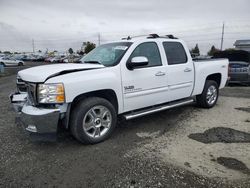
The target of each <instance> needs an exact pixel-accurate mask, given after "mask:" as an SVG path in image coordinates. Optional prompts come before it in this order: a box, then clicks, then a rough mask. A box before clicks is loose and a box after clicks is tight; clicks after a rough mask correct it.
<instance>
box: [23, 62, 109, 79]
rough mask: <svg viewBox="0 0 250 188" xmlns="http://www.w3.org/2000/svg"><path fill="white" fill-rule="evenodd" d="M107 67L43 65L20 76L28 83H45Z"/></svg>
mask: <svg viewBox="0 0 250 188" xmlns="http://www.w3.org/2000/svg"><path fill="white" fill-rule="evenodd" d="M104 67H105V66H103V65H99V64H87V63H82V64H74V63H66V64H53V65H42V66H37V67H33V68H28V69H25V70H22V71H19V72H18V76H19V77H21V79H22V80H24V81H27V82H34V83H36V82H38V83H41V82H45V81H46V80H47V79H49V78H52V77H55V76H58V75H62V74H68V73H72V72H77V71H85V70H92V69H98V68H104Z"/></svg>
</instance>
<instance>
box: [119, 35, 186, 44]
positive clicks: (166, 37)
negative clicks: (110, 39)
mask: <svg viewBox="0 0 250 188" xmlns="http://www.w3.org/2000/svg"><path fill="white" fill-rule="evenodd" d="M147 39H151V40H152V39H153V40H164V41H179V42H183V41H182V40H180V39H178V38H176V37H174V36H173V35H164V36H159V35H158V34H149V35H139V36H128V37H125V38H122V39H121V40H118V41H115V42H139V41H145V40H147Z"/></svg>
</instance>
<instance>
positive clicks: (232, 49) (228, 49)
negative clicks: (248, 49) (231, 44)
mask: <svg viewBox="0 0 250 188" xmlns="http://www.w3.org/2000/svg"><path fill="white" fill-rule="evenodd" d="M235 50H236V49H235V48H227V49H225V51H235Z"/></svg>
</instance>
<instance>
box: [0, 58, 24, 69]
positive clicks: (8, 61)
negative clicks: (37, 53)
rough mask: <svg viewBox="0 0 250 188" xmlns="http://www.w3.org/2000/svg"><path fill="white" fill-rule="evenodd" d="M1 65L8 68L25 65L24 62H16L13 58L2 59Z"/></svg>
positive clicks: (0, 60)
mask: <svg viewBox="0 0 250 188" xmlns="http://www.w3.org/2000/svg"><path fill="white" fill-rule="evenodd" d="M0 65H3V66H5V67H7V66H23V65H25V63H24V62H23V61H22V60H16V59H15V58H12V57H2V58H1V59H0Z"/></svg>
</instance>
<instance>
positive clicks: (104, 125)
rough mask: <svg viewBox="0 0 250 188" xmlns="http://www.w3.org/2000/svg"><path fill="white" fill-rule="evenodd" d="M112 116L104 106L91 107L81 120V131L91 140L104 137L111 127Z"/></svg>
mask: <svg viewBox="0 0 250 188" xmlns="http://www.w3.org/2000/svg"><path fill="white" fill-rule="evenodd" d="M111 123H112V115H111V112H110V110H109V109H108V108H106V107H105V106H101V105H98V106H94V107H92V108H91V109H90V110H89V111H88V112H87V113H86V114H85V116H84V118H83V122H82V125H83V130H84V132H85V133H86V134H87V135H88V136H90V137H91V138H99V137H101V136H103V135H105V134H106V133H107V132H108V130H109V129H110V127H111Z"/></svg>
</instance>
